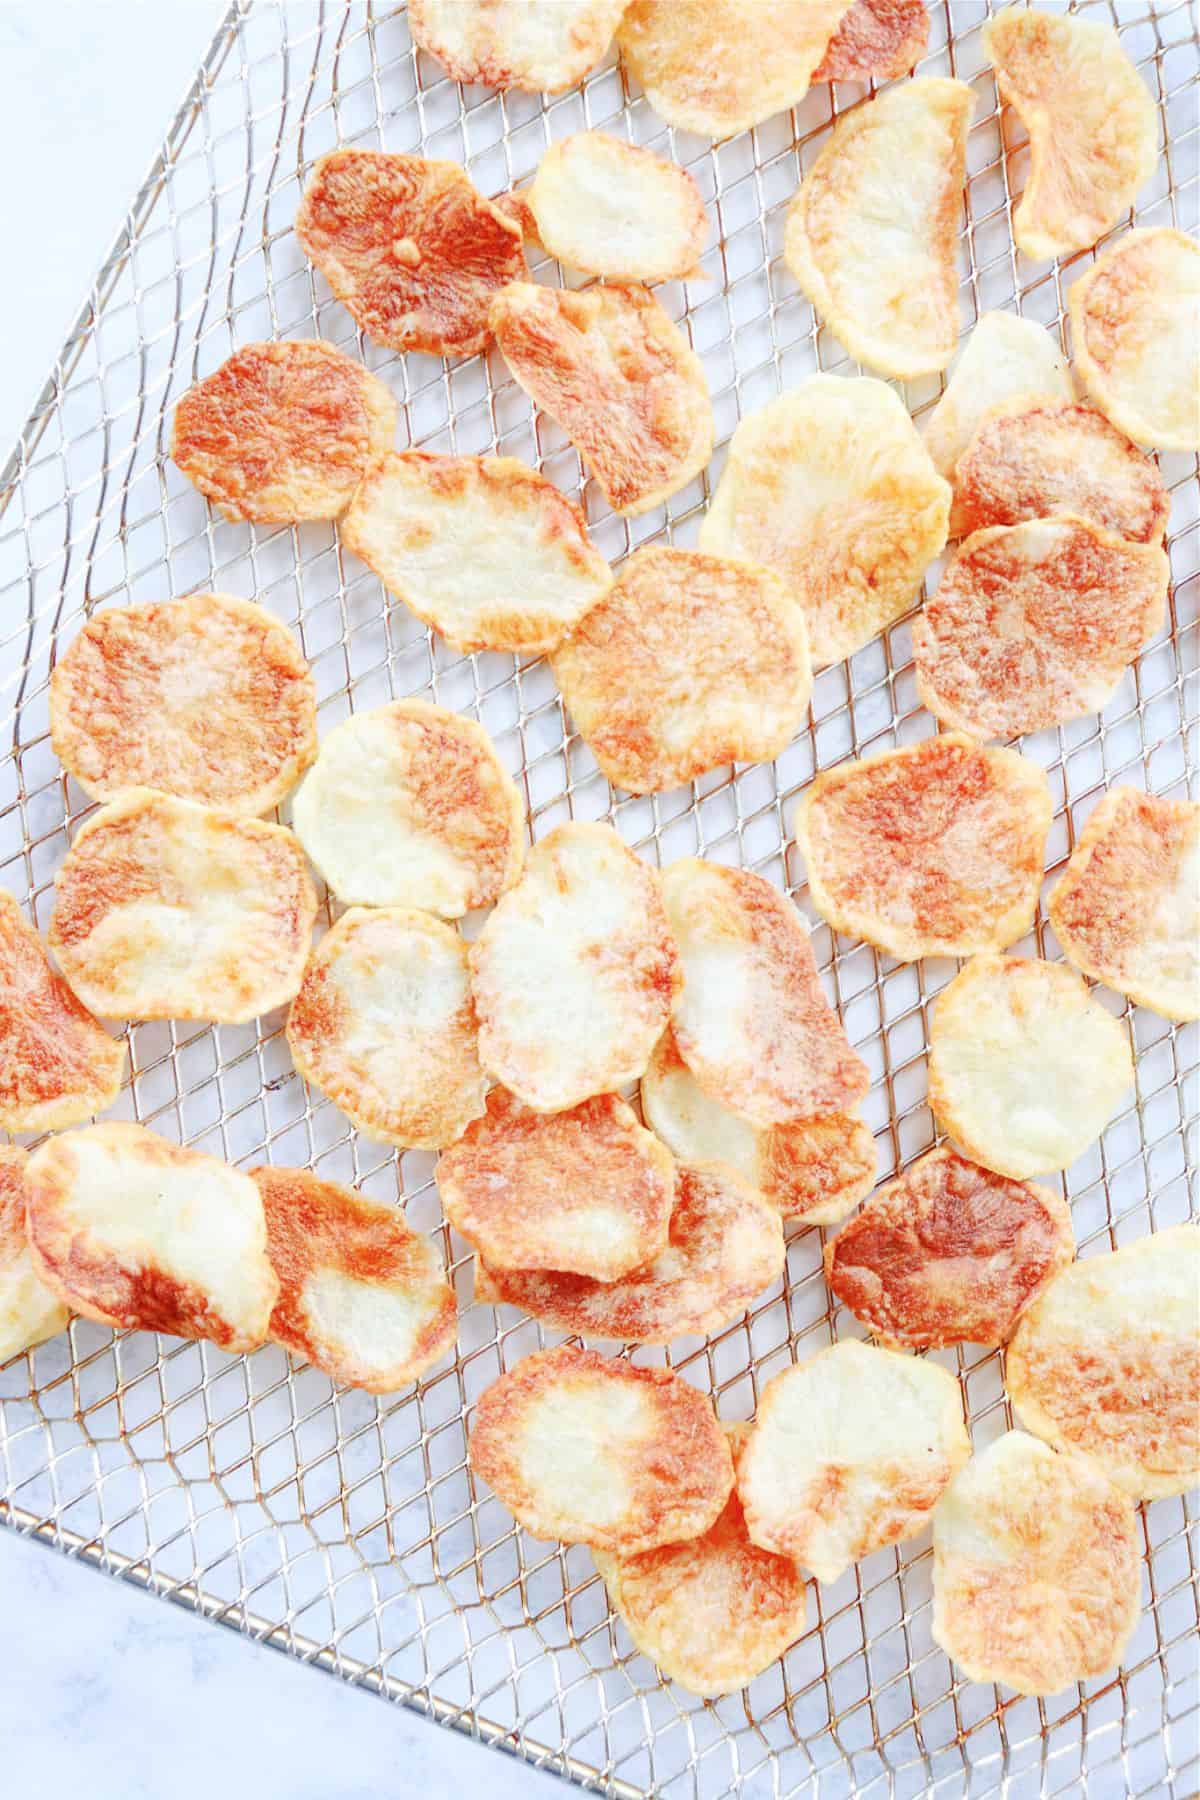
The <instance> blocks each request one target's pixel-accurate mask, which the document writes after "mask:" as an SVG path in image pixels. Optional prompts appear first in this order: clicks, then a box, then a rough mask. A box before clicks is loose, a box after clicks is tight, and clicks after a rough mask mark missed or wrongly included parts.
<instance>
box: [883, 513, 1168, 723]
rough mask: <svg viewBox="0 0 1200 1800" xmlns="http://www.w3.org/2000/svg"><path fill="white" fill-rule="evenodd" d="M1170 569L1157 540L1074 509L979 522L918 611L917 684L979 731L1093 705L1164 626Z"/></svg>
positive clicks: (1108, 694)
mask: <svg viewBox="0 0 1200 1800" xmlns="http://www.w3.org/2000/svg"><path fill="white" fill-rule="evenodd" d="M1169 579H1170V564H1169V563H1168V561H1167V557H1166V553H1165V551H1163V550H1162V549H1161V548H1160V547H1159V546H1158V545H1155V544H1130V543H1126V541H1125V539H1124V538H1121V537H1118V536H1117V535H1116V533H1115V532H1112V531H1105V530H1103V529H1102V528H1101V527H1100V526H1099V525H1092V524H1090V523H1089V522H1088V521H1087V520H1086V519H1079V518H1076V517H1074V515H1073V514H1070V513H1063V514H1061V515H1060V516H1059V517H1058V518H1054V519H1027V520H1026V521H1025V522H1024V523H1023V524H1021V525H995V526H992V527H991V528H990V529H988V530H987V531H977V532H975V533H974V534H973V535H972V536H971V537H969V538H967V540H966V541H965V543H963V544H962V546H961V547H960V548H959V550H958V551H957V552H956V554H955V555H954V556H953V557H952V558H951V561H950V563H949V566H948V567H947V569H946V572H945V574H944V575H943V576H942V579H941V581H940V583H939V584H938V589H937V592H936V593H935V594H934V596H933V598H932V600H928V601H927V602H926V604H925V606H924V607H923V608H922V610H921V612H920V613H919V614H918V615H917V617H916V618H915V619H914V620H913V627H912V642H913V660H914V662H915V663H916V670H917V693H918V694H919V695H920V698H921V701H922V703H923V704H924V705H925V706H927V707H928V708H929V710H930V712H931V713H933V714H934V715H935V716H936V717H937V718H939V719H940V720H941V721H942V723H943V724H945V725H949V726H951V727H952V728H954V729H956V730H958V731H966V732H969V733H970V735H971V736H972V737H976V738H996V737H1002V738H1009V737H1016V736H1018V735H1019V734H1020V733H1022V732H1029V731H1042V730H1044V729H1045V728H1046V727H1048V726H1051V725H1061V724H1063V723H1064V722H1065V721H1066V720H1068V719H1078V718H1081V717H1082V716H1083V715H1084V714H1086V713H1091V712H1099V711H1100V709H1101V708H1102V707H1103V706H1106V705H1107V704H1108V702H1109V700H1111V699H1112V696H1113V694H1114V693H1115V691H1116V688H1117V684H1118V682H1119V681H1120V679H1121V677H1122V675H1123V674H1124V673H1125V671H1126V669H1128V668H1129V666H1130V664H1131V663H1133V662H1134V661H1135V660H1136V658H1137V656H1138V653H1139V652H1140V651H1141V649H1142V647H1143V646H1144V645H1145V644H1147V643H1148V642H1149V641H1150V639H1151V638H1152V637H1153V636H1154V634H1155V632H1156V631H1158V630H1159V629H1160V627H1161V625H1162V622H1163V617H1164V613H1165V610H1166V600H1167V584H1168V581H1169Z"/></svg>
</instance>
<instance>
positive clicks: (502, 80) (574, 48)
mask: <svg viewBox="0 0 1200 1800" xmlns="http://www.w3.org/2000/svg"><path fill="white" fill-rule="evenodd" d="M628 3H629V0H409V7H408V28H409V31H410V32H411V33H412V39H413V43H414V44H417V45H418V46H419V47H420V48H421V49H422V50H428V52H429V54H430V55H431V56H436V57H437V59H438V61H439V62H440V63H442V64H443V65H444V67H445V69H446V72H447V73H448V74H449V75H450V76H451V77H452V78H453V80H455V81H468V82H474V81H479V82H485V83H486V84H487V86H488V87H496V88H522V89H524V90H525V92H527V93H532V94H557V93H560V92H561V91H562V89H563V88H569V87H574V86H575V85H576V83H577V82H580V81H582V80H583V78H584V76H585V75H586V74H587V72H588V70H589V69H591V68H593V67H594V66H595V64H596V63H598V62H601V61H602V60H603V58H604V54H605V52H606V51H607V49H608V46H609V43H610V42H611V40H612V34H613V32H614V31H615V30H616V28H617V25H618V24H619V22H620V18H621V14H622V13H623V12H624V11H625V8H626V6H627V5H628Z"/></svg>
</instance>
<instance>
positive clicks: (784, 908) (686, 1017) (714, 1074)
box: [663, 857, 871, 1126]
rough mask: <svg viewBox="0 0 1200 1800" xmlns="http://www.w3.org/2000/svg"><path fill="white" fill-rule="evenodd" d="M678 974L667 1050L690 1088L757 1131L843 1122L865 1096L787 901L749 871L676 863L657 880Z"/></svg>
mask: <svg viewBox="0 0 1200 1800" xmlns="http://www.w3.org/2000/svg"><path fill="white" fill-rule="evenodd" d="M663 897H664V899H665V901H666V906H667V917H668V919H669V920H670V924H671V930H672V931H673V932H674V934H675V941H676V944H677V945H678V948H679V955H680V960H681V962H682V964H683V989H682V992H680V993H679V994H678V995H677V996H676V998H675V1003H674V1008H673V1016H672V1025H673V1028H674V1032H675V1042H676V1045H677V1046H678V1049H679V1054H680V1056H682V1058H683V1060H684V1062H685V1063H686V1064H687V1066H688V1068H689V1069H690V1070H691V1071H692V1074H693V1075H694V1076H695V1077H696V1079H697V1081H698V1082H699V1083H700V1085H701V1087H702V1088H704V1089H705V1090H706V1091H707V1092H708V1093H710V1094H712V1096H713V1097H714V1099H716V1100H719V1101H720V1102H721V1103H722V1104H723V1105H724V1106H727V1107H729V1108H730V1109H731V1110H732V1111H733V1112H735V1113H738V1114H740V1115H741V1117H742V1118H745V1119H749V1120H750V1122H751V1124H754V1125H759V1126H768V1125H777V1124H780V1123H782V1122H783V1121H785V1120H791V1119H812V1118H815V1117H818V1116H820V1115H822V1114H824V1113H833V1112H844V1111H845V1110H846V1108H847V1107H850V1106H853V1105H854V1104H855V1102H856V1101H858V1100H861V1099H862V1097H863V1095H864V1094H865V1093H866V1091H867V1089H868V1087H869V1086H870V1080H871V1078H870V1076H869V1075H868V1073H867V1068H866V1064H865V1063H864V1062H863V1061H862V1059H861V1057H859V1056H858V1055H857V1053H856V1052H855V1051H854V1050H853V1049H852V1048H851V1046H850V1042H849V1039H848V1038H847V1036H846V1033H845V1031H844V1030H843V1028H842V1022H841V1020H840V1019H839V1018H838V1016H837V1014H836V1013H835V1012H834V1010H833V1008H832V1007H831V1006H830V1005H829V1002H828V1001H827V1000H826V998H825V995H824V992H823V991H822V988H821V983H820V980H819V979H818V976H817V967H816V963H815V962H814V960H813V953H812V947H811V945H810V944H809V941H808V927H807V926H806V924H805V923H804V921H803V919H802V918H801V917H800V914H799V913H798V912H797V911H796V908H795V907H794V906H793V905H792V902H791V901H790V900H788V899H786V898H785V897H784V895H782V894H781V893H779V891H778V890H777V889H776V888H773V887H772V886H771V883H770V882H769V881H764V880H763V878H762V876H761V875H754V874H752V873H751V872H750V870H748V869H730V868H725V867H724V866H722V865H721V864H719V863H706V862H701V861H700V860H699V859H698V858H696V857H685V858H684V859H683V860H682V861H680V862H676V863H672V864H671V866H670V868H668V869H667V870H665V871H664V874H663Z"/></svg>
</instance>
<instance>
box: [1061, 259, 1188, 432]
mask: <svg viewBox="0 0 1200 1800" xmlns="http://www.w3.org/2000/svg"><path fill="white" fill-rule="evenodd" d="M1068 300H1069V305H1070V311H1071V338H1072V342H1073V344H1074V347H1075V367H1076V368H1077V369H1078V371H1079V378H1080V380H1081V381H1082V382H1083V385H1084V387H1085V389H1086V390H1087V392H1088V394H1089V395H1090V397H1091V398H1092V400H1094V401H1095V403H1096V405H1097V406H1098V407H1099V408H1100V411H1101V412H1102V413H1104V414H1105V416H1106V417H1107V418H1109V419H1111V420H1112V422H1113V424H1114V425H1115V426H1116V427H1117V428H1118V430H1120V431H1123V432H1125V433H1126V434H1127V435H1128V436H1129V437H1131V438H1133V440H1134V442H1135V443H1138V444H1153V445H1155V446H1157V448H1158V449H1160V450H1198V449H1200V245H1198V244H1196V243H1195V241H1194V240H1193V239H1192V238H1190V237H1188V236H1187V235H1186V234H1185V233H1184V232H1182V231H1171V230H1168V229H1166V228H1162V229H1159V230H1157V231H1130V232H1127V233H1126V234H1125V236H1124V237H1122V238H1118V240H1117V242H1116V243H1115V244H1112V245H1111V246H1110V247H1109V248H1108V249H1107V250H1105V251H1104V253H1103V255H1101V256H1098V257H1097V258H1096V261H1095V263H1094V265H1093V266H1092V267H1091V268H1090V269H1088V270H1086V271H1085V273H1084V274H1083V275H1081V276H1080V278H1079V280H1078V281H1077V282H1076V283H1075V284H1074V286H1073V287H1072V289H1071V292H1070V294H1069V296H1068Z"/></svg>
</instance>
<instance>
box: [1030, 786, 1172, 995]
mask: <svg viewBox="0 0 1200 1800" xmlns="http://www.w3.org/2000/svg"><path fill="white" fill-rule="evenodd" d="M1046 912H1047V915H1048V917H1049V920H1050V923H1051V925H1052V926H1053V927H1054V935H1055V937H1056V938H1057V939H1058V941H1059V943H1060V944H1061V945H1062V947H1063V954H1064V955H1065V956H1066V957H1067V959H1068V961H1070V962H1073V963H1074V964H1075V966H1076V968H1077V969H1082V970H1083V972H1084V974H1085V975H1090V976H1091V978H1092V980H1093V981H1103V982H1104V983H1105V984H1106V985H1107V986H1108V987H1110V988H1115V989H1116V990H1117V992H1118V993H1119V994H1126V995H1127V996H1128V997H1129V999H1130V1000H1134V1001H1136V1002H1137V1004H1138V1005H1139V1006H1148V1007H1150V1008H1151V1009H1152V1010H1153V1011H1154V1012H1157V1013H1162V1015H1163V1017H1164V1018H1167V1019H1197V1018H1200V806H1198V805H1197V804H1196V802H1195V801H1188V800H1159V799H1156V798H1155V797H1154V795H1152V794H1143V793H1140V792H1139V791H1138V789H1137V788H1127V787H1121V788H1113V789H1112V790H1111V792H1109V793H1107V794H1105V796H1104V797H1103V799H1102V800H1101V801H1100V804H1099V805H1098V806H1097V807H1096V809H1095V811H1094V812H1093V813H1092V816H1091V818H1090V819H1089V820H1088V822H1087V824H1086V825H1085V826H1084V828H1083V830H1082V832H1081V833H1080V835H1079V839H1078V841H1077V843H1076V845H1075V848H1074V850H1073V851H1072V852H1071V858H1070V861H1069V862H1068V863H1067V866H1066V868H1065V869H1064V870H1063V874H1062V879H1061V880H1060V882H1059V884H1058V886H1057V887H1056V888H1055V890H1054V892H1053V893H1052V894H1051V896H1050V899H1049V902H1048V904H1047V907H1046Z"/></svg>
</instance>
